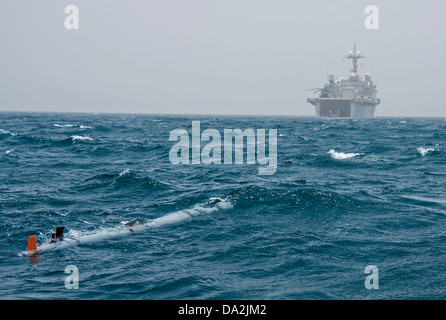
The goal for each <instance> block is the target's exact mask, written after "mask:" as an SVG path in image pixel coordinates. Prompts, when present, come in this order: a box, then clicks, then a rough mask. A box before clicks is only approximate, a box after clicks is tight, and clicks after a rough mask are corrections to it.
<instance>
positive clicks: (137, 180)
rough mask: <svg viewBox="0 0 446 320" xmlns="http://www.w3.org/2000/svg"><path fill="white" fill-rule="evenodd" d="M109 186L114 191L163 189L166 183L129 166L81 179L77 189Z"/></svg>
mask: <svg viewBox="0 0 446 320" xmlns="http://www.w3.org/2000/svg"><path fill="white" fill-rule="evenodd" d="M98 188H109V189H111V190H116V191H127V190H133V191H134V190H135V189H139V190H145V191H147V190H155V189H165V188H167V185H166V184H165V183H163V182H160V181H158V180H156V179H153V178H151V177H147V176H144V175H141V174H139V173H138V172H134V171H132V170H130V169H129V168H127V169H125V170H122V171H120V172H118V173H100V174H97V175H94V176H92V177H88V178H85V179H83V180H82V183H81V185H80V186H78V189H81V190H91V189H98Z"/></svg>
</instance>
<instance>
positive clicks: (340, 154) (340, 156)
mask: <svg viewBox="0 0 446 320" xmlns="http://www.w3.org/2000/svg"><path fill="white" fill-rule="evenodd" d="M328 153H329V154H330V155H331V157H332V158H333V159H336V160H345V159H350V158H353V157H356V156H359V155H361V154H360V153H343V152H336V151H334V150H333V149H331V150H330V151H328Z"/></svg>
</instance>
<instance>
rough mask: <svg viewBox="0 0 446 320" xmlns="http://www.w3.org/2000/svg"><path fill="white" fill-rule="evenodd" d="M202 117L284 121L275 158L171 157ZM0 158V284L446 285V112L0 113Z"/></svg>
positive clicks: (93, 287) (401, 289) (192, 295)
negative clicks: (173, 135) (269, 168)
mask: <svg viewBox="0 0 446 320" xmlns="http://www.w3.org/2000/svg"><path fill="white" fill-rule="evenodd" d="M194 120H199V121H200V123H201V130H205V129H209V128H212V129H216V130H218V131H219V132H221V133H222V137H223V132H224V129H236V128H239V129H241V130H245V129H248V128H252V129H266V130H268V129H277V171H276V173H275V174H273V175H259V174H258V169H259V167H260V165H259V164H257V163H256V164H247V163H246V159H245V160H244V164H232V165H228V164H220V165H218V164H209V165H206V164H198V165H192V164H190V165H185V164H179V165H173V164H172V163H171V161H170V160H169V151H170V149H171V147H172V146H173V145H174V144H175V142H172V141H169V134H170V132H171V131H172V130H174V129H185V130H187V131H188V132H189V133H190V132H191V124H192V121H194ZM204 145H205V143H204V142H202V146H204ZM0 168H1V169H0V219H1V220H0V221H1V224H0V237H1V247H0V298H1V299H445V298H446V119H444V118H375V119H364V120H359V119H358V120H354V119H320V118H313V117H235V116H234V117H231V116H228V117H225V116H173V115H170V116H163V115H128V114H74V113H73V114H65V113H7V112H3V113H0ZM134 218H143V219H146V220H147V221H148V223H147V224H146V225H144V227H142V228H139V229H135V230H134V232H132V231H130V229H129V228H127V227H125V226H123V224H122V223H123V222H125V221H129V220H132V219H134ZM57 226H65V237H66V238H67V241H64V242H59V243H56V244H54V245H48V244H47V243H48V241H49V239H50V233H51V230H53V229H54V228H55V227H57ZM32 235H36V236H37V244H38V246H39V248H41V251H40V252H38V253H36V254H33V255H28V254H27V253H26V247H27V241H28V240H27V239H28V237H29V236H32ZM370 265H374V266H376V267H377V268H378V270H379V273H378V274H375V275H377V276H378V279H379V288H378V289H367V288H366V286H365V284H366V282H367V276H368V275H369V274H367V273H365V268H366V267H367V266H370ZM68 266H74V267H76V268H77V270H78V276H79V277H78V280H79V281H78V289H76V288H74V289H68V288H67V287H66V284H67V282H66V281H67V279H68V278H67V277H69V276H71V275H73V273H68V271H67V273H65V269H66V268H67V267H68ZM71 279H72V278H71ZM69 283H71V282H69ZM72 283H74V282H72ZM375 284H378V283H377V282H375Z"/></svg>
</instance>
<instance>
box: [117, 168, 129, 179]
mask: <svg viewBox="0 0 446 320" xmlns="http://www.w3.org/2000/svg"><path fill="white" fill-rule="evenodd" d="M128 173H130V169H129V168H127V169H125V170H124V171H121V172H120V173H119V175H118V176H119V177H122V176H125V175H126V174H128Z"/></svg>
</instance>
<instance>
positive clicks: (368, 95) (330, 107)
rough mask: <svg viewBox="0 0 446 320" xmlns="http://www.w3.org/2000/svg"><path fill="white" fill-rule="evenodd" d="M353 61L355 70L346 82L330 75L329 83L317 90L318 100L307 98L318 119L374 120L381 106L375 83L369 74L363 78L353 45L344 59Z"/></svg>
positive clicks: (361, 56) (360, 57) (359, 55)
mask: <svg viewBox="0 0 446 320" xmlns="http://www.w3.org/2000/svg"><path fill="white" fill-rule="evenodd" d="M345 58H347V59H348V60H352V63H353V68H352V69H351V73H350V76H349V77H348V78H347V79H344V78H340V79H335V76H334V75H329V76H328V83H326V84H325V85H324V87H323V88H321V89H318V90H317V91H316V92H320V94H319V98H308V99H307V101H308V102H310V103H311V104H313V105H314V106H315V109H316V115H317V116H319V117H345V118H372V117H373V116H374V114H375V108H376V106H377V105H378V104H379V103H380V100H379V99H378V98H377V97H376V93H377V90H376V84H375V83H373V81H372V78H371V76H370V74H369V73H366V74H365V75H364V78H361V76H360V75H359V70H358V60H359V59H363V58H364V56H363V55H361V53H360V52H359V51H357V50H356V45H354V48H353V51H350V52H349V54H348V55H347V56H346V57H345Z"/></svg>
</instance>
